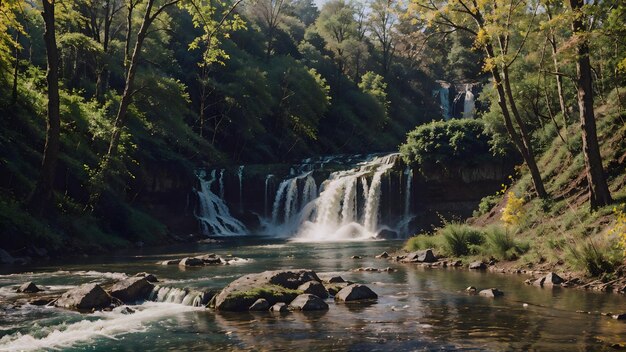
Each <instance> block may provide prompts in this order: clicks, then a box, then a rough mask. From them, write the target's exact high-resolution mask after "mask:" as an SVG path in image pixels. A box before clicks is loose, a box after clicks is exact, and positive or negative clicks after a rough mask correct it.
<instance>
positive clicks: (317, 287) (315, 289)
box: [298, 281, 328, 299]
mask: <svg viewBox="0 0 626 352" xmlns="http://www.w3.org/2000/svg"><path fill="white" fill-rule="evenodd" d="M298 291H302V292H303V293H310V294H312V295H316V296H317V297H319V298H322V299H326V298H328V290H326V287H324V285H322V283H321V282H318V281H309V282H305V283H303V284H302V285H300V286H298Z"/></svg>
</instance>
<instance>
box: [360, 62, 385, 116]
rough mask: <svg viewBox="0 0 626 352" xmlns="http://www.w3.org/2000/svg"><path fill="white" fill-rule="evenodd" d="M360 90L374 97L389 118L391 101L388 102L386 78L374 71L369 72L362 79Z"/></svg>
mask: <svg viewBox="0 0 626 352" xmlns="http://www.w3.org/2000/svg"><path fill="white" fill-rule="evenodd" d="M359 88H360V89H361V91H363V93H366V94H369V95H371V96H372V97H374V98H375V99H376V100H377V101H378V103H379V104H380V105H381V106H382V108H383V110H384V111H385V116H387V108H388V106H389V101H388V100H387V83H385V79H384V77H383V76H381V75H379V74H376V73H374V72H372V71H367V72H366V73H365V74H364V75H363V76H362V77H361V82H359Z"/></svg>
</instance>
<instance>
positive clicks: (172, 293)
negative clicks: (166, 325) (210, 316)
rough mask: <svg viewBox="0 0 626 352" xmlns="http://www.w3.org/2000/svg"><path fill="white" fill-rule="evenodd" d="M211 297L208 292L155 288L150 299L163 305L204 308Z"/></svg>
mask: <svg viewBox="0 0 626 352" xmlns="http://www.w3.org/2000/svg"><path fill="white" fill-rule="evenodd" d="M210 297H211V295H210V294H209V293H207V292H202V291H196V290H189V289H186V288H176V287H167V286H155V287H154V289H152V292H151V293H150V296H149V297H148V299H149V300H150V301H155V302H162V303H177V304H182V305H185V306H192V307H203V306H206V305H207V304H208V303H209V302H208V301H209V299H210Z"/></svg>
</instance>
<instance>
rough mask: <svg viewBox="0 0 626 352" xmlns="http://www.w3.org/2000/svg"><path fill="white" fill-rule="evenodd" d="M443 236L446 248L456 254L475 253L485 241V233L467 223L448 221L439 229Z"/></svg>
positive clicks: (451, 253)
mask: <svg viewBox="0 0 626 352" xmlns="http://www.w3.org/2000/svg"><path fill="white" fill-rule="evenodd" d="M438 234H439V235H441V236H442V237H443V243H444V250H445V251H446V252H447V253H448V254H450V255H454V256H464V255H468V254H475V253H477V252H478V248H479V246H480V245H481V244H483V242H484V241H485V235H484V233H483V232H482V231H480V230H479V229H477V228H474V227H471V226H469V225H465V224H459V223H448V224H446V225H445V227H443V228H442V229H440V230H439V231H438Z"/></svg>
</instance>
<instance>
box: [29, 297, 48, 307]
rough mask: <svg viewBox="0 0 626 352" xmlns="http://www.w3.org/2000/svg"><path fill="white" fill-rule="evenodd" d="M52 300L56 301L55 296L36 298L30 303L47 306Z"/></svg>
mask: <svg viewBox="0 0 626 352" xmlns="http://www.w3.org/2000/svg"><path fill="white" fill-rule="evenodd" d="M52 302H54V298H36V299H33V300H32V301H30V302H28V304H31V305H33V306H47V305H48V304H50V303H52Z"/></svg>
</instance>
